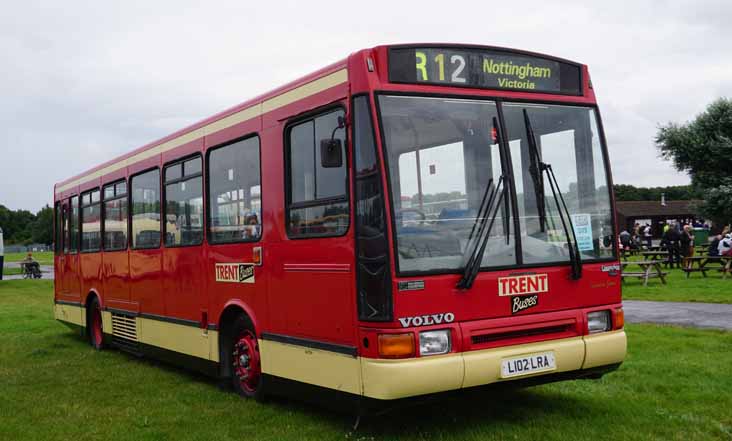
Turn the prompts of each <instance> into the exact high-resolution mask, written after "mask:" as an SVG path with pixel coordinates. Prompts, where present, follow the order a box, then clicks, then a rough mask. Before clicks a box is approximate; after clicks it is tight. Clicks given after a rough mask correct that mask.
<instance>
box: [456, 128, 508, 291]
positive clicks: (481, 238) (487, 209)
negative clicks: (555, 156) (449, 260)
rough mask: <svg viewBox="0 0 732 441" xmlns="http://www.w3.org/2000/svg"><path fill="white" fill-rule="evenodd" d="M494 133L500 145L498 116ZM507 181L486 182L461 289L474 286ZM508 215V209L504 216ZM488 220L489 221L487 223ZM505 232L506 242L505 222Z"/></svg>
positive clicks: (469, 237)
mask: <svg viewBox="0 0 732 441" xmlns="http://www.w3.org/2000/svg"><path fill="white" fill-rule="evenodd" d="M493 133H494V134H495V135H494V136H495V139H494V141H496V143H497V144H498V145H499V146H500V145H501V134H500V132H499V127H498V119H497V118H493ZM505 181H506V178H505V176H504V175H501V177H500V179H499V180H498V184H497V185H496V186H495V187H494V186H493V178H491V179H490V180H489V181H488V183H487V184H486V187H485V192H484V193H483V197H482V199H481V201H480V206H479V207H478V213H477V217H476V218H475V223H474V224H473V228H472V229H471V230H470V235H469V236H468V243H467V245H466V247H465V249H466V251H467V250H471V251H470V254H468V255H467V257H468V259H467V261H466V263H465V267H464V270H463V277H461V278H460V280H459V281H458V283H457V287H458V288H460V289H470V287H472V286H473V282H475V278H476V277H477V275H478V271H480V264H481V262H482V261H483V254H484V253H485V248H486V245H487V244H488V238H489V237H490V233H491V229H493V223H494V222H495V220H496V216H497V215H498V210H499V209H500V208H501V201H502V200H504V199H505V193H506V187H505ZM499 192H500V193H499ZM491 211H492V212H493V214H492V215H491V216H490V221H489V220H488V215H489V214H491ZM507 217H508V210H506V215H505V216H504V218H507ZM504 220H505V219H504ZM486 222H488V223H487V224H486ZM504 233H505V234H506V242H508V240H509V239H508V225H507V224H506V223H505V222H504ZM471 245H472V247H471Z"/></svg>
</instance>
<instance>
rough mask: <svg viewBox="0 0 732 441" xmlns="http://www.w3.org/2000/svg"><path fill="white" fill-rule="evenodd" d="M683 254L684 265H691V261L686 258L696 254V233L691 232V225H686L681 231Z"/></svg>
mask: <svg viewBox="0 0 732 441" xmlns="http://www.w3.org/2000/svg"><path fill="white" fill-rule="evenodd" d="M680 242H681V256H682V257H684V266H685V267H690V265H691V263H690V262H688V261H687V260H686V258H687V257H692V256H693V255H694V235H693V234H691V225H689V224H686V225H684V228H683V230H682V231H681V239H680Z"/></svg>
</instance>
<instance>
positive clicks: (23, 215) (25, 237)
mask: <svg viewBox="0 0 732 441" xmlns="http://www.w3.org/2000/svg"><path fill="white" fill-rule="evenodd" d="M0 228H2V229H3V237H4V239H5V241H6V242H7V243H8V244H24V245H27V244H29V243H31V242H36V243H43V244H50V243H51V242H53V208H51V207H49V206H48V205H46V206H45V207H44V208H42V209H41V210H40V211H39V212H38V214H35V215H34V214H33V213H31V212H30V211H28V210H9V209H8V208H7V207H5V206H3V205H0Z"/></svg>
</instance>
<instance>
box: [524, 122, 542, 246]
mask: <svg viewBox="0 0 732 441" xmlns="http://www.w3.org/2000/svg"><path fill="white" fill-rule="evenodd" d="M524 123H525V124H524V125H525V126H526V138H527V139H528V141H529V142H528V144H529V174H530V175H531V180H532V181H533V183H534V195H535V197H536V211H537V213H538V214H539V231H541V232H542V233H545V232H546V202H545V201H544V177H543V176H542V172H541V169H540V167H541V165H540V164H541V163H542V161H541V155H540V154H539V148H538V147H537V145H536V137H535V136H534V131H533V130H532V129H531V120H529V113H528V112H527V111H526V109H524Z"/></svg>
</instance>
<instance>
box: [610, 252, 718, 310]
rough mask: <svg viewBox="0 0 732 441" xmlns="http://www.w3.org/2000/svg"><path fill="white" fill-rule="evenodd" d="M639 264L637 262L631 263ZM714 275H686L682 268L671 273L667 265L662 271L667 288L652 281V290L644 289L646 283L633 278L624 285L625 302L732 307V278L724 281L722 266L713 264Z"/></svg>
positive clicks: (653, 279)
mask: <svg viewBox="0 0 732 441" xmlns="http://www.w3.org/2000/svg"><path fill="white" fill-rule="evenodd" d="M630 260H635V259H632V258H631V259H630ZM707 267H708V268H710V269H711V271H707V277H704V276H702V274H701V273H700V272H695V273H691V274H690V275H689V278H688V279H687V278H686V273H684V272H683V271H682V270H680V269H678V268H674V269H669V268H665V267H664V266H663V265H662V266H661V269H662V270H663V271H664V272H667V273H668V275H667V276H666V282H667V283H666V284H665V285H664V284H663V283H661V279H659V278H657V277H656V278H652V279H648V286H643V280H641V279H637V278H629V279H626V280H625V281H624V282H623V299H625V300H655V301H667V302H706V303H732V275H728V276H727V279H722V273H720V272H719V271H717V269H718V268H719V267H720V265H719V264H709V265H708V266H707ZM629 269H630V270H631V271H638V270H639V267H637V266H630V267H629Z"/></svg>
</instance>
